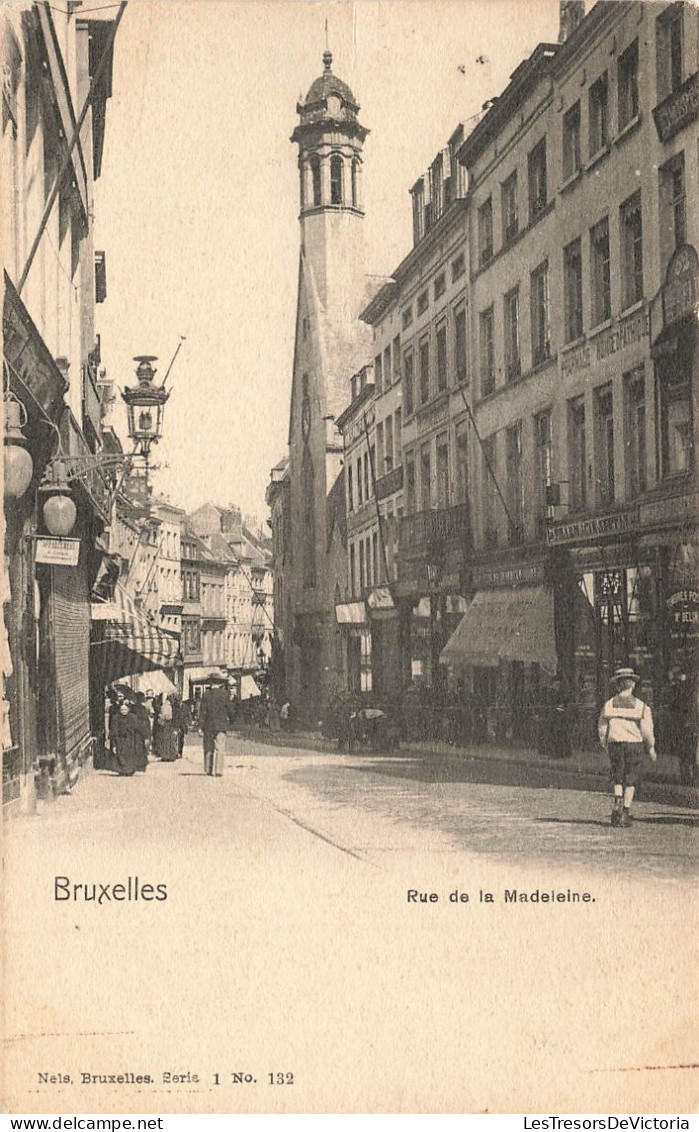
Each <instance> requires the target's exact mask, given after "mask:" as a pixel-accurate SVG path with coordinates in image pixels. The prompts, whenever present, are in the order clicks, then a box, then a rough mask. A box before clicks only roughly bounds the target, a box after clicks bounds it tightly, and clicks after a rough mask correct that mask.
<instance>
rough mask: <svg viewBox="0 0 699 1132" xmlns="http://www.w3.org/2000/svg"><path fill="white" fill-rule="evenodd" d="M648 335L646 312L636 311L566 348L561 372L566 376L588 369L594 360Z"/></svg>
mask: <svg viewBox="0 0 699 1132" xmlns="http://www.w3.org/2000/svg"><path fill="white" fill-rule="evenodd" d="M647 336H648V312H647V311H646V310H645V309H644V310H640V311H636V312H635V313H634V314H632V315H629V316H628V318H625V319H622V321H621V322H618V323H616V325H614V326H610V327H609V329H608V330H605V331H603V332H602V333H601V334H598V335H597V336H596V337H595V338H594V339H593V340H592V341H587V342H583V343H582V344H581V345H580V346H576V348H575V349H573V350H568V351H567V352H566V353H565V354H563V356H562V358H561V374H562V375H563V377H568V376H569V375H570V374H571V373H576V372H577V371H578V370H581V369H588V368H589V367H590V366H591V365H594V363H595V362H602V361H604V360H605V359H606V358H609V357H611V356H612V354H616V353H618V351H619V350H625V349H626V347H627V346H631V345H633V344H634V343H635V342H640V341H642V340H643V339H644V338H646V337H647Z"/></svg>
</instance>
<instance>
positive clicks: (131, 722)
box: [110, 700, 144, 778]
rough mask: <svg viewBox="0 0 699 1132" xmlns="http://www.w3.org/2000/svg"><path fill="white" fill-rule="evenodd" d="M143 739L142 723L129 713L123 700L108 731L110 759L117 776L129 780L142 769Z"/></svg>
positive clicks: (127, 705) (129, 709)
mask: <svg viewBox="0 0 699 1132" xmlns="http://www.w3.org/2000/svg"><path fill="white" fill-rule="evenodd" d="M143 739H144V724H143V722H142V721H141V720H140V719H139V718H138V716H137V715H135V714H134V712H132V711H131V705H130V704H129V702H128V700H123V701H122V703H121V704H120V705H119V712H118V714H117V715H116V716H115V717H114V721H113V723H112V727H111V729H110V742H111V746H112V758H113V761H114V768H115V770H116V771H117V774H119V775H121V776H122V777H127V778H130V777H131V775H132V774H135V773H136V771H137V770H142V769H143Z"/></svg>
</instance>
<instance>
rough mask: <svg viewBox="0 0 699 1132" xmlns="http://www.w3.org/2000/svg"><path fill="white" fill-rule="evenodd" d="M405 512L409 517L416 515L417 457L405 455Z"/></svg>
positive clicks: (409, 453) (409, 454)
mask: <svg viewBox="0 0 699 1132" xmlns="http://www.w3.org/2000/svg"><path fill="white" fill-rule="evenodd" d="M405 510H406V512H407V514H408V515H414V514H415V455H414V453H412V452H406V454H405Z"/></svg>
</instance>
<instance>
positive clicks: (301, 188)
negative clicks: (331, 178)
mask: <svg viewBox="0 0 699 1132" xmlns="http://www.w3.org/2000/svg"><path fill="white" fill-rule="evenodd" d="M299 181H300V185H299V192H300V197H301V208H305V207H306V166H305V165H304V164H303V163H302V164H301V165H300V166H299Z"/></svg>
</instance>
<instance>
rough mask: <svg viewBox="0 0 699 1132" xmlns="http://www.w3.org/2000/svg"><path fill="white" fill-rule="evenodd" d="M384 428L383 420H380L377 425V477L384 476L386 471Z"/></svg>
mask: <svg viewBox="0 0 699 1132" xmlns="http://www.w3.org/2000/svg"><path fill="white" fill-rule="evenodd" d="M389 419H390V418H389ZM383 429H384V426H383V421H379V423H378V424H377V426H376V476H377V478H378V477H380V476H382V475H383V472H384V451H383Z"/></svg>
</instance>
